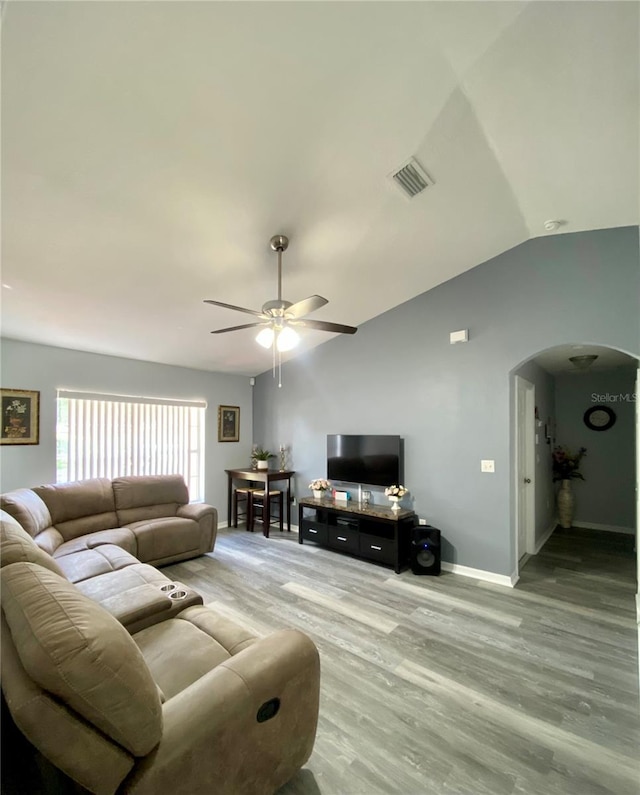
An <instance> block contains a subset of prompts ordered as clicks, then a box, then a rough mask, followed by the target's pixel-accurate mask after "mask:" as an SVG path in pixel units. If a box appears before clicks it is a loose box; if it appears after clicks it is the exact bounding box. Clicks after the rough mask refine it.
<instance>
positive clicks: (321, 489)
mask: <svg viewBox="0 0 640 795" xmlns="http://www.w3.org/2000/svg"><path fill="white" fill-rule="evenodd" d="M309 488H310V489H311V491H312V492H313V496H314V498H315V499H316V500H321V499H322V498H323V497H324V493H325V491H328V490H329V489H330V488H331V486H330V484H329V481H328V480H322V479H320V478H318V479H317V480H312V481H311V483H309Z"/></svg>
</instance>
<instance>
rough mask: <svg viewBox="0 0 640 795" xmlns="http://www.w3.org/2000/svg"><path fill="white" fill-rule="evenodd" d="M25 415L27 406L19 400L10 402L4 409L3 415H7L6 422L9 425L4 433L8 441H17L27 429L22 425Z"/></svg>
mask: <svg viewBox="0 0 640 795" xmlns="http://www.w3.org/2000/svg"><path fill="white" fill-rule="evenodd" d="M26 413H27V404H26V403H23V402H21V401H20V400H12V401H11V403H9V405H8V406H7V407H6V409H5V414H6V415H7V422H8V423H9V424H8V425H7V426H6V427H5V429H4V431H5V434H6V436H7V438H9V439H19V438H20V437H22V436H24V434H25V433H26V431H27V427H26V425H25V424H24V420H25V416H26Z"/></svg>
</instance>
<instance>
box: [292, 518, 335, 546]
mask: <svg viewBox="0 0 640 795" xmlns="http://www.w3.org/2000/svg"><path fill="white" fill-rule="evenodd" d="M328 530H329V528H328V527H327V525H326V524H321V523H320V522H310V521H303V522H302V524H301V525H300V528H299V530H298V532H299V533H300V535H301V536H302V538H304V539H305V541H315V542H316V544H327V543H328V541H329V532H328Z"/></svg>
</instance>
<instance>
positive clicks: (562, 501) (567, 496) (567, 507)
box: [558, 480, 575, 528]
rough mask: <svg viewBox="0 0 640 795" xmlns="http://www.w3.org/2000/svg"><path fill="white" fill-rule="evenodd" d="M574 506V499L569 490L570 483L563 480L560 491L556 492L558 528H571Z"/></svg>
mask: <svg viewBox="0 0 640 795" xmlns="http://www.w3.org/2000/svg"><path fill="white" fill-rule="evenodd" d="M574 505H575V498H574V496H573V491H572V490H571V481H570V480H563V481H562V483H561V484H560V491H559V492H558V519H559V521H560V527H567V528H568V527H571V523H572V522H573V508H574Z"/></svg>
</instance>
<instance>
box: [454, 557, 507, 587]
mask: <svg viewBox="0 0 640 795" xmlns="http://www.w3.org/2000/svg"><path fill="white" fill-rule="evenodd" d="M441 566H442V569H443V570H444V571H450V572H451V573H452V574H460V575H462V576H463V577H473V578H474V579H476V580H484V581H485V582H493V583H495V584H496V585H505V586H506V587H507V588H513V586H514V585H515V584H516V583H517V582H518V575H517V574H512V575H511V576H509V575H508V574H496V573H495V572H493V571H485V570H484V569H472V568H471V567H470V566H461V565H460V564H459V563H447V562H446V561H444V560H443V561H442V564H441Z"/></svg>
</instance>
